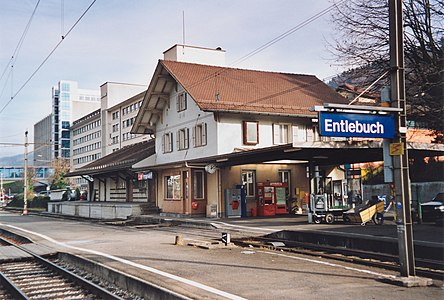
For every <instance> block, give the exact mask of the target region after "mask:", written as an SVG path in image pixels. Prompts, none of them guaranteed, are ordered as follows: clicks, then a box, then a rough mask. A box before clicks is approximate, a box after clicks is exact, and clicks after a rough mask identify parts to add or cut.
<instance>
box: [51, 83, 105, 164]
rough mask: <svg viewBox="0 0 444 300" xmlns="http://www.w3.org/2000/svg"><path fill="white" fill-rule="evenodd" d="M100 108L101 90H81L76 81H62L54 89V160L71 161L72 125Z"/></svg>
mask: <svg viewBox="0 0 444 300" xmlns="http://www.w3.org/2000/svg"><path fill="white" fill-rule="evenodd" d="M99 107H100V91H99V90H88V89H80V88H79V86H78V83H77V82H76V81H68V80H61V81H59V82H58V83H57V85H56V86H54V87H53V88H52V132H53V138H52V141H53V143H54V144H53V146H52V150H53V155H52V159H55V158H58V157H63V158H66V159H69V157H70V155H71V141H70V140H71V136H70V127H71V125H72V123H73V122H74V120H77V119H78V118H80V117H82V116H84V115H86V114H89V113H91V112H92V111H94V110H96V109H98V108H99Z"/></svg>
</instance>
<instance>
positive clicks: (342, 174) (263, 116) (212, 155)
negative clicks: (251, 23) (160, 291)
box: [71, 45, 444, 217]
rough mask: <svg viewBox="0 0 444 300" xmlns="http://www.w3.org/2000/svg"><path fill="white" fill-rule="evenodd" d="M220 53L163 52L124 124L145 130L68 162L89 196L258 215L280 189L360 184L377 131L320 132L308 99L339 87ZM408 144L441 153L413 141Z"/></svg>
mask: <svg viewBox="0 0 444 300" xmlns="http://www.w3.org/2000/svg"><path fill="white" fill-rule="evenodd" d="M224 57H225V51H224V50H222V49H220V48H217V49H207V48H199V47H191V46H185V45H175V46H173V47H172V48H170V49H168V50H167V51H165V52H164V59H162V60H159V62H158V64H157V67H156V69H155V71H154V74H153V76H152V78H151V80H150V82H149V85H148V89H147V91H146V92H145V93H144V96H143V102H142V105H141V107H140V108H139V111H138V114H137V117H136V118H135V121H134V125H133V127H132V129H131V133H132V134H138V135H148V136H151V137H153V139H152V140H150V141H149V144H150V145H148V144H147V142H144V143H138V144H137V146H136V145H131V146H129V147H127V148H123V149H121V150H119V151H117V152H116V153H111V154H110V155H108V156H105V157H103V158H101V159H99V160H97V161H96V162H94V163H93V164H94V165H93V164H90V165H87V166H85V167H82V168H80V169H79V170H76V171H75V172H73V173H72V174H71V175H72V176H74V175H83V176H89V177H90V179H91V182H92V184H91V185H90V188H91V189H92V190H94V192H93V194H94V195H97V196H96V197H95V198H94V199H90V200H96V201H101V202H105V201H106V202H113V201H115V202H119V201H126V202H133V203H136V202H140V203H142V202H150V203H151V204H152V206H155V207H156V208H158V209H159V210H160V211H161V212H163V213H166V214H178V215H189V216H207V217H216V216H231V214H233V215H236V214H239V215H242V216H252V215H253V216H254V215H256V214H259V215H267V212H266V210H264V205H266V204H267V201H274V203H275V204H276V205H275V208H276V210H275V211H274V213H277V214H278V213H287V212H288V211H289V210H290V208H291V205H292V204H291V202H289V200H290V199H293V200H295V201H296V202H297V204H298V207H304V205H305V206H306V205H307V201H308V195H310V194H319V193H321V194H327V195H328V199H329V201H331V202H334V203H337V204H338V205H339V204H341V203H344V202H347V201H350V199H351V198H352V197H355V196H358V195H360V194H361V193H362V191H361V190H360V189H361V187H360V181H359V178H358V179H357V180H354V179H356V176H355V175H356V174H357V173H356V172H359V171H355V170H353V165H354V164H359V163H363V162H373V161H382V160H383V152H382V140H378V139H376V140H375V139H362V138H342V137H325V136H320V135H319V129H318V115H317V112H315V111H312V110H311V109H310V108H312V107H316V106H322V105H324V104H325V103H330V104H338V105H347V104H348V103H349V101H348V100H347V99H346V98H345V97H343V96H341V95H340V94H339V93H337V92H336V91H334V90H333V89H331V88H330V87H329V86H327V85H326V84H325V83H324V82H322V81H321V80H319V79H318V78H316V77H315V76H313V75H303V74H289V73H278V72H265V71H255V70H245V69H236V68H228V67H225V66H224V65H225V62H224V60H225V59H224ZM131 147H137V149H138V153H139V154H140V155H138V156H137V158H135V159H133V160H131V159H125V155H128V157H129V156H131V155H133V154H134V153H135V152H136V151H135V150H134V149H133V150H131ZM144 147H146V151H144V150H143V149H144ZM125 149H126V150H125ZM408 150H409V155H410V156H418V157H420V156H435V155H442V154H443V153H444V150H443V149H442V147H441V148H440V147H439V146H438V145H435V146H430V144H428V145H425V144H421V143H410V144H409V145H408ZM119 153H120V154H119ZM124 153H126V154H124ZM118 155H120V158H119V159H117V156H118ZM119 161H120V162H121V163H118V162H119ZM130 161H131V164H130V165H129V164H128V163H129V162H130ZM112 164H114V166H113V168H111V169H110V168H109V167H110V166H111V165H112ZM119 164H120V166H119ZM358 177H359V176H358ZM110 178H111V179H110ZM119 184H120V185H119ZM139 185H140V186H142V187H146V189H145V190H144V191H145V192H144V193H145V194H143V196H141V194H140V190H139V188H138V186H139ZM240 187H242V188H241V194H242V198H243V199H245V203H242V210H241V209H240V208H241V204H240V203H239V201H237V199H239V198H238V196H237V194H236V195H235V191H236V190H238V189H239V188H240ZM118 190H119V191H118ZM271 190H273V195H271V194H270V191H271ZM135 193H137V196H134V195H135ZM118 194H119V195H120V196H118V197H117V195H118ZM122 195H123V198H122V197H121V196H122ZM279 207H280V209H278V208H279Z"/></svg>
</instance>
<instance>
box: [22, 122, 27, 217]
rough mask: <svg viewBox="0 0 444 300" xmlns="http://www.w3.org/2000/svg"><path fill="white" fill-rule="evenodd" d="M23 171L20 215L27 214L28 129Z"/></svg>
mask: <svg viewBox="0 0 444 300" xmlns="http://www.w3.org/2000/svg"><path fill="white" fill-rule="evenodd" d="M23 172H24V176H23V177H24V182H23V186H24V187H23V189H24V192H23V213H22V215H27V214H28V131H25V170H24V171H23Z"/></svg>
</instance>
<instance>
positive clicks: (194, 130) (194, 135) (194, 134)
mask: <svg viewBox="0 0 444 300" xmlns="http://www.w3.org/2000/svg"><path fill="white" fill-rule="evenodd" d="M193 146H194V147H196V126H194V127H193Z"/></svg>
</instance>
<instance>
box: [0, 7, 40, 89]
mask: <svg viewBox="0 0 444 300" xmlns="http://www.w3.org/2000/svg"><path fill="white" fill-rule="evenodd" d="M39 4H40V0H38V1H37V3H36V5H35V7H34V10H33V11H32V14H31V17H30V18H29V20H28V23H27V24H26V27H25V30H23V33H22V36H21V37H20V39H19V41H18V43H17V46H16V47H15V50H14V52H13V53H12V55H11V58H10V59H9V62H8V64H7V65H6V66H5V69H4V70H3V73H2V75H1V76H0V81H1V80H2V79H3V76H4V75H5V73H6V71H7V70H8V68H9V66H13V65H14V64H15V62H16V61H17V57H18V54H19V52H20V48H21V47H22V45H23V41H24V40H25V37H26V34H27V33H28V30H29V27H31V22H32V19H33V18H34V15H35V12H36V11H37V7H38V6H39Z"/></svg>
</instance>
